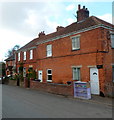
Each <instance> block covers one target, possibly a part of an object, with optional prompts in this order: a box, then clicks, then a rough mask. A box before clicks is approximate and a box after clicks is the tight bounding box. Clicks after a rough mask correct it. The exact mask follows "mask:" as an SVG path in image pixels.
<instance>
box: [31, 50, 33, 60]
mask: <svg viewBox="0 0 114 120" xmlns="http://www.w3.org/2000/svg"><path fill="white" fill-rule="evenodd" d="M30 59H33V50H30Z"/></svg>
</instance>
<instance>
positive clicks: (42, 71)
mask: <svg viewBox="0 0 114 120" xmlns="http://www.w3.org/2000/svg"><path fill="white" fill-rule="evenodd" d="M39 72H41V73H42V80H41V81H40V82H43V71H42V70H38V79H39Z"/></svg>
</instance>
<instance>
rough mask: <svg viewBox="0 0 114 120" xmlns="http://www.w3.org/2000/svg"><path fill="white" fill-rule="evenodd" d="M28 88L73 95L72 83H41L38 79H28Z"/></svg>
mask: <svg viewBox="0 0 114 120" xmlns="http://www.w3.org/2000/svg"><path fill="white" fill-rule="evenodd" d="M30 88H31V89H36V90H40V91H46V92H50V93H54V94H59V95H64V96H73V85H72V84H71V85H66V84H55V83H41V82H38V81H30Z"/></svg>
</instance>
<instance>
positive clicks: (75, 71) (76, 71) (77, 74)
mask: <svg viewBox="0 0 114 120" xmlns="http://www.w3.org/2000/svg"><path fill="white" fill-rule="evenodd" d="M73 80H78V81H80V68H77V67H73Z"/></svg>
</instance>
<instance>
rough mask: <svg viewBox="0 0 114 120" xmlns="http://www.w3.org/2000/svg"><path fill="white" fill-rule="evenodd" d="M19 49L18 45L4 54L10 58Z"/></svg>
mask: <svg viewBox="0 0 114 120" xmlns="http://www.w3.org/2000/svg"><path fill="white" fill-rule="evenodd" d="M19 48H20V46H19V45H15V46H14V47H13V48H11V49H10V50H8V52H7V53H6V57H10V56H12V55H13V54H14V52H15V51H16V50H18V49H19Z"/></svg>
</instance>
